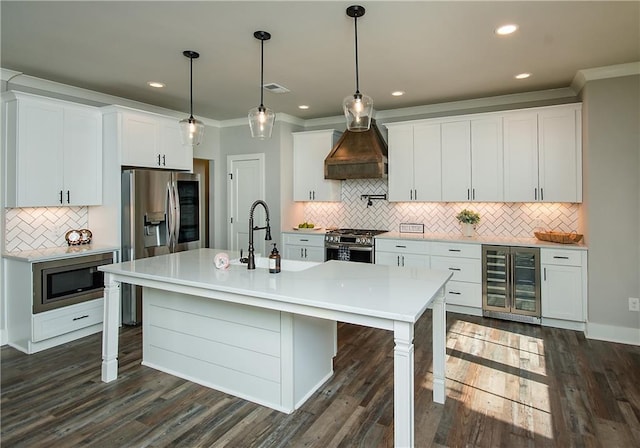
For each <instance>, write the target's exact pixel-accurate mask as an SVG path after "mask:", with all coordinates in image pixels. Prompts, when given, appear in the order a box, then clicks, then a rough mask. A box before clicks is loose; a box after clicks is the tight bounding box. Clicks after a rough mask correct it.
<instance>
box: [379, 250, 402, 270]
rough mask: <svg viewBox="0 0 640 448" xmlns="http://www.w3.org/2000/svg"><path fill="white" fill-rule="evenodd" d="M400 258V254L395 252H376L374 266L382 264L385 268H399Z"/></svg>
mask: <svg viewBox="0 0 640 448" xmlns="http://www.w3.org/2000/svg"><path fill="white" fill-rule="evenodd" d="M400 256H401V255H400V254H398V253H395V252H381V251H376V264H382V265H385V266H401V264H400Z"/></svg>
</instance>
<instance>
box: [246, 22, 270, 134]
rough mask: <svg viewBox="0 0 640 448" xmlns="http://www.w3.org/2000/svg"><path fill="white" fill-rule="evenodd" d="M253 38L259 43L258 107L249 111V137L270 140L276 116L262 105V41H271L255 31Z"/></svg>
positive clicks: (266, 36) (268, 35)
mask: <svg viewBox="0 0 640 448" xmlns="http://www.w3.org/2000/svg"><path fill="white" fill-rule="evenodd" d="M253 37H255V38H256V39H258V40H259V41H260V105H259V106H258V107H254V108H253V109H251V110H250V111H249V128H251V137H253V138H257V139H260V140H265V139H267V138H271V131H273V123H274V121H275V120H276V114H275V113H274V112H273V111H272V110H271V109H268V108H266V107H264V103H263V95H264V88H263V85H264V41H265V40H269V39H271V34H269V33H267V32H266V31H256V32H255V33H253Z"/></svg>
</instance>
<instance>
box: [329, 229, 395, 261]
mask: <svg viewBox="0 0 640 448" xmlns="http://www.w3.org/2000/svg"><path fill="white" fill-rule="evenodd" d="M385 232H386V230H370V229H336V230H329V231H328V232H327V233H326V234H325V236H324V250H325V260H326V261H328V260H343V261H357V262H360V263H373V262H374V253H375V251H374V250H373V248H374V244H375V240H374V238H373V237H374V236H376V235H380V234H381V233H385Z"/></svg>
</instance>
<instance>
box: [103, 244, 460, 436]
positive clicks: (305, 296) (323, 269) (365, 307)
mask: <svg viewBox="0 0 640 448" xmlns="http://www.w3.org/2000/svg"><path fill="white" fill-rule="evenodd" d="M218 252H221V251H219V250H215V249H200V250H194V251H187V252H180V253H176V254H170V255H163V256H158V257H153V258H147V259H142V260H135V261H130V262H126V263H119V264H113V265H108V266H104V267H101V268H100V269H101V270H102V271H104V272H105V301H104V303H105V305H104V306H105V313H104V333H103V362H102V380H103V381H105V382H109V381H113V380H115V379H116V378H117V373H118V360H117V354H118V327H119V313H120V297H119V284H120V283H130V284H134V285H139V286H142V287H144V288H150V289H153V290H157V291H162V292H163V294H165V295H168V296H170V297H175V296H182V297H187V296H189V297H191V298H194V299H195V298H199V300H202V299H213V301H214V302H218V303H226V304H234V305H238V306H248V307H251V308H255V309H260V310H266V311H269V312H282V313H289V314H290V315H291V316H299V317H300V319H301V320H300V321H301V322H302V321H303V320H302V317H303V316H304V317H305V318H311V319H314V321H313V322H315V323H318V322H320V321H321V320H326V321H329V322H335V321H342V322H348V323H353V324H358V325H364V326H369V327H374V328H380V329H385V330H390V331H393V334H394V342H395V347H394V421H395V422H394V427H395V437H394V438H395V443H396V446H413V437H414V428H413V425H414V355H413V338H414V324H415V323H416V322H417V320H418V319H419V318H420V317H421V316H422V315H423V313H424V312H425V310H426V309H427V307H428V306H430V305H431V307H432V310H433V311H432V313H433V314H432V318H433V341H432V342H433V397H434V401H435V402H437V403H444V400H445V350H446V348H445V336H446V334H445V333H446V319H445V317H446V312H445V308H444V287H445V285H446V282H447V281H448V280H449V278H450V277H451V273H449V272H444V271H435V270H429V269H418V268H398V267H390V266H381V265H371V264H363V263H348V262H341V261H330V262H327V263H322V264H313V263H310V266H309V267H308V268H307V269H302V270H290V271H289V270H284V268H283V271H282V272H281V273H279V274H269V273H268V270H267V269H260V268H258V269H256V270H251V271H249V270H247V269H246V266H234V265H232V266H230V268H229V269H228V270H217V269H215V267H214V264H213V259H214V256H215V254H216V253H218ZM143 301H144V298H143ZM205 302H211V300H205ZM191 314H193V313H191ZM149 317H150V319H147V321H148V322H147V323H146V324H147V325H153V322H152V321H151V318H152V317H153V316H149ZM320 334H323V335H325V336H326V334H327V330H326V328H325V329H324V330H322V331H321V333H320ZM144 337H146V335H144ZM325 348H326V347H325ZM334 349H335V347H334ZM334 354H335V353H334ZM176 374H178V375H180V372H176ZM185 377H188V375H185ZM289 379H290V380H291V381H293V378H289ZM325 379H326V378H325ZM320 384H321V383H320ZM320 384H317V385H314V387H317V386H319V385H320ZM303 398H304V399H306V398H307V397H303ZM298 405H299V403H298V404H297V405H296V406H298Z"/></svg>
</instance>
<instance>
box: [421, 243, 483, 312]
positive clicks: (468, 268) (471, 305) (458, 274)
mask: <svg viewBox="0 0 640 448" xmlns="http://www.w3.org/2000/svg"><path fill="white" fill-rule="evenodd" d="M431 254H432V255H431V269H439V270H443V271H444V270H446V271H449V272H451V273H453V276H452V277H451V280H449V282H448V283H447V286H446V288H445V294H446V303H447V310H448V311H461V312H466V313H468V314H476V315H480V314H482V263H481V254H482V247H481V246H480V245H479V244H466V243H444V242H434V243H432V244H431ZM457 307H465V308H460V309H458V308H457Z"/></svg>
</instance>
